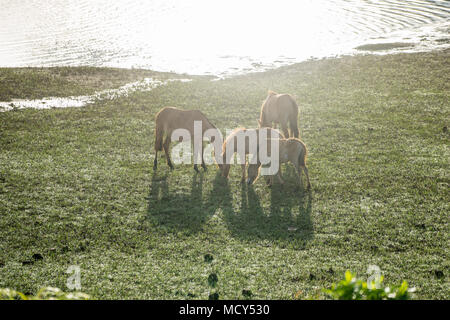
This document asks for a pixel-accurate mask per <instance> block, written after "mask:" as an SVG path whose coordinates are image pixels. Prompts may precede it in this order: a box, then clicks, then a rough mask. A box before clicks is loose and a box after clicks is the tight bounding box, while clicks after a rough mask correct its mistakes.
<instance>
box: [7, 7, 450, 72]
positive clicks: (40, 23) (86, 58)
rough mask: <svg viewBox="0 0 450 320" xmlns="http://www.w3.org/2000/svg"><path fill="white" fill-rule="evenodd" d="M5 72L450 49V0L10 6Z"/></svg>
mask: <svg viewBox="0 0 450 320" xmlns="http://www.w3.org/2000/svg"><path fill="white" fill-rule="evenodd" d="M0 8H1V10H0V66H8V67H19V66H67V65H70V66H77V65H89V66H111V67H124V68H132V67H135V68H146V69H152V70H157V71H174V72H177V73H187V74H212V75H218V76H229V75H234V74H239V73H245V72H249V71H260V70H264V69H267V68H272V67H276V66H279V65H285V64H289V63H293V62H298V61H303V60H305V59H309V58H311V57H317V58H320V57H327V56H334V55H340V54H352V53H355V52H357V50H355V49H354V48H355V47H357V46H360V45H364V44H376V43H393V42H400V43H408V44H411V46H406V47H403V48H397V49H395V48H394V49H389V51H392V50H403V51H405V50H406V51H408V50H428V49H431V48H442V47H448V46H450V35H449V33H450V1H423V0H412V1H404V0H380V1H370V0H366V1H361V0H335V1H332V0H323V1H321V0H304V1H300V0H297V1H287V0H277V1H265V0H259V1H242V0H227V1H211V0H198V1H195V0H152V1H148V0H115V1H110V0H77V1H63V0H46V1H39V0H22V1H17V0H0Z"/></svg>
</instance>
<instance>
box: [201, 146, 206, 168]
mask: <svg viewBox="0 0 450 320" xmlns="http://www.w3.org/2000/svg"><path fill="white" fill-rule="evenodd" d="M203 151H204V149H203V143H202V151H201V152H202V168H203V170H204V171H206V170H207V168H206V164H205V160H204V159H203Z"/></svg>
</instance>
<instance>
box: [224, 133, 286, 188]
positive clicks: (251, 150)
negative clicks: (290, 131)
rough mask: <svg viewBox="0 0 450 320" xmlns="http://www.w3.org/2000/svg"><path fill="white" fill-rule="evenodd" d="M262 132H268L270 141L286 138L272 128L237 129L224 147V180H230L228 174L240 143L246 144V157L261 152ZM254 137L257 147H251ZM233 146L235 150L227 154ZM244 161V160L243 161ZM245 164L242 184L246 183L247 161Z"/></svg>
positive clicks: (226, 140) (230, 135) (243, 164)
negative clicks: (260, 139)
mask: <svg viewBox="0 0 450 320" xmlns="http://www.w3.org/2000/svg"><path fill="white" fill-rule="evenodd" d="M260 130H267V132H266V137H267V138H268V139H270V138H276V139H283V138H284V136H283V134H281V132H279V131H278V130H276V129H272V128H258V129H246V128H237V129H234V130H233V131H232V132H231V134H229V135H228V137H227V138H226V139H225V141H224V142H223V145H222V164H219V168H220V171H221V173H222V176H223V177H224V178H228V174H229V172H230V166H231V157H232V156H233V155H234V154H235V153H236V152H238V151H239V150H238V146H239V142H238V141H241V143H244V146H243V148H244V152H245V156H246V155H248V154H255V153H256V154H257V153H258V151H259V134H260ZM251 136H254V137H256V141H254V142H256V145H251V143H250V137H251ZM231 144H232V145H233V149H232V151H231V153H230V151H229V154H227V150H229V148H231V146H230V145H231ZM241 161H242V160H241ZM243 162H244V163H241V168H242V179H241V183H244V182H245V167H246V162H245V159H244V161H243Z"/></svg>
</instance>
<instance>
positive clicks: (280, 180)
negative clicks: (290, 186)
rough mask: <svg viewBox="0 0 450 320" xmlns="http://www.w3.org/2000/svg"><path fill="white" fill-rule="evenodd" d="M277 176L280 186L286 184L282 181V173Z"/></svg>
mask: <svg viewBox="0 0 450 320" xmlns="http://www.w3.org/2000/svg"><path fill="white" fill-rule="evenodd" d="M276 176H277V179H278V182H279V183H280V184H284V181H283V179H281V173H280V170H278V173H277V174H276Z"/></svg>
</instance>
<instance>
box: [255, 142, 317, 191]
mask: <svg viewBox="0 0 450 320" xmlns="http://www.w3.org/2000/svg"><path fill="white" fill-rule="evenodd" d="M279 142H280V144H279V152H280V156H279V161H280V169H281V164H282V163H287V162H290V163H292V164H293V165H294V167H295V170H296V171H297V173H298V176H299V184H300V185H301V184H302V178H301V169H303V171H304V172H305V175H306V180H307V189H310V188H311V183H310V181H309V175H308V168H307V167H306V156H307V154H308V150H307V149H306V145H305V144H304V143H303V142H302V141H301V140H300V139H297V138H289V139H280V141H279ZM260 166H261V164H260V163H259V161H258V163H257V164H250V165H249V166H248V179H247V183H248V184H252V183H254V182H255V181H256V179H257V177H258V174H259V168H260ZM280 169H279V170H278V172H277V173H276V174H275V176H276V177H277V179H278V181H279V182H280V183H281V184H283V183H284V181H283V179H281V170H280ZM273 178H274V176H269V178H268V179H267V182H268V184H269V185H272V183H273Z"/></svg>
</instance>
